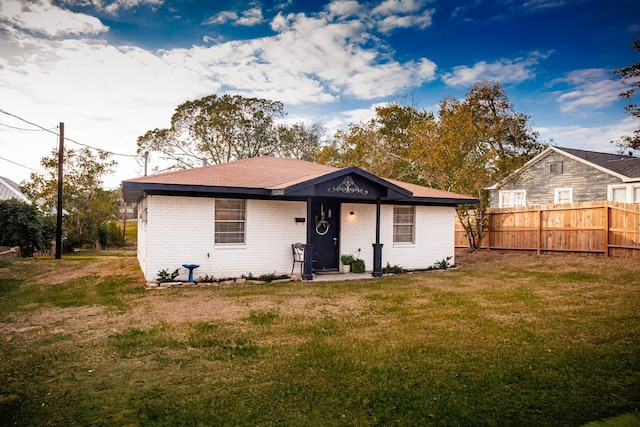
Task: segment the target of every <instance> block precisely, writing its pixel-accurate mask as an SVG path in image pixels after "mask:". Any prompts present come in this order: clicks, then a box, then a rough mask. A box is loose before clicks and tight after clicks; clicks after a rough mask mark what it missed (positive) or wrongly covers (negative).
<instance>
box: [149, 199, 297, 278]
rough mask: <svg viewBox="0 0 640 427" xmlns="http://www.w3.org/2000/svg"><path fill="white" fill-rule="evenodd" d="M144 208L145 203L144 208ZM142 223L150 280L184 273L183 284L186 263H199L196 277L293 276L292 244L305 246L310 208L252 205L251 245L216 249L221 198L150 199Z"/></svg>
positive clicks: (258, 202) (249, 211)
mask: <svg viewBox="0 0 640 427" xmlns="http://www.w3.org/2000/svg"><path fill="white" fill-rule="evenodd" d="M142 205H143V204H141V207H142ZM144 207H145V208H146V209H147V211H146V225H145V221H144V213H142V214H141V216H142V220H139V228H138V230H139V233H140V234H139V238H138V239H139V242H138V256H139V258H140V265H141V268H142V270H143V272H144V274H145V277H146V278H147V280H154V279H155V278H156V276H157V273H158V271H160V270H164V269H168V270H169V272H171V271H173V270H175V269H176V268H180V276H179V277H178V280H186V279H187V277H188V270H187V269H186V268H183V267H181V266H182V264H187V263H188V264H199V265H200V267H199V268H197V269H196V270H194V276H195V277H198V276H204V275H205V274H208V275H213V276H216V277H223V276H227V277H229V276H232V277H240V276H241V275H242V274H248V273H252V274H253V275H254V276H258V275H261V274H267V273H273V272H276V273H278V274H280V273H288V272H290V271H291V263H292V255H291V244H292V243H296V242H304V241H305V236H306V231H305V224H304V223H296V222H295V218H296V217H304V216H305V215H306V203H304V202H281V201H264V200H247V205H246V244H244V245H218V246H216V245H214V207H215V199H210V198H204V197H202V198H200V197H169V196H149V197H147V198H146V206H144Z"/></svg>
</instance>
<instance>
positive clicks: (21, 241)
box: [0, 199, 50, 257]
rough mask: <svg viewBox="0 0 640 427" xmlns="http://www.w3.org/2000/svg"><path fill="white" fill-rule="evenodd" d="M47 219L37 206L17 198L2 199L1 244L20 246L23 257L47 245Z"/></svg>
mask: <svg viewBox="0 0 640 427" xmlns="http://www.w3.org/2000/svg"><path fill="white" fill-rule="evenodd" d="M47 234H49V233H47V230H46V227H45V220H44V218H43V217H42V215H40V213H39V212H38V210H37V209H36V208H35V206H33V205H30V204H28V203H25V202H21V201H19V200H15V199H9V200H2V201H0V245H3V246H20V253H21V255H22V256H23V257H30V256H32V255H33V254H34V253H35V252H37V251H38V250H41V249H46V247H47V237H50V236H47Z"/></svg>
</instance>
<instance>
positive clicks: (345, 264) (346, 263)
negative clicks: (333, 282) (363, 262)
mask: <svg viewBox="0 0 640 427" xmlns="http://www.w3.org/2000/svg"><path fill="white" fill-rule="evenodd" d="M354 260H355V258H354V257H353V255H349V254H344V255H341V256H340V262H341V263H342V272H343V273H348V272H350V271H351V263H352V262H353V261H354Z"/></svg>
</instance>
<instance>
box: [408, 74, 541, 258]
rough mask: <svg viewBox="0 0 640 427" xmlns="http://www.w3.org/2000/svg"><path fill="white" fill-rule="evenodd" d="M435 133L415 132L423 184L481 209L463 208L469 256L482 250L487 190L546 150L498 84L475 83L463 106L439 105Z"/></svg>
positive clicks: (456, 101)
mask: <svg viewBox="0 0 640 427" xmlns="http://www.w3.org/2000/svg"><path fill="white" fill-rule="evenodd" d="M438 116H439V117H440V121H439V123H438V127H437V132H433V131H432V130H429V132H426V133H425V132H416V134H417V135H420V136H419V137H418V143H419V144H420V145H422V146H424V147H428V149H426V150H425V151H424V156H423V157H422V158H421V159H419V161H420V164H421V171H422V175H421V176H422V178H423V179H424V180H425V181H426V182H427V183H429V185H431V186H433V187H438V188H441V189H444V190H448V191H454V192H458V193H463V194H468V195H471V196H474V197H477V198H478V199H479V200H480V204H478V205H459V206H458V207H457V213H458V217H459V218H460V221H461V223H462V225H463V226H464V229H465V232H466V235H467V240H468V241H469V246H470V248H471V250H475V249H477V248H478V247H479V244H480V241H481V240H482V237H483V236H484V232H485V230H486V222H487V210H488V207H489V206H488V198H487V193H486V190H485V188H486V187H487V185H489V184H490V183H492V182H495V181H496V180H499V179H500V178H503V177H505V176H507V175H509V174H510V173H512V172H514V171H515V170H517V169H518V168H520V167H521V166H523V165H524V164H525V163H526V162H527V161H528V160H529V159H531V158H532V157H534V156H535V155H537V154H538V153H540V152H541V151H542V150H544V149H545V148H546V145H545V144H543V143H541V142H539V141H538V133H537V132H535V131H534V130H533V129H532V128H531V126H530V124H529V122H530V117H529V116H527V115H525V114H522V113H518V112H516V111H515V107H514V105H513V104H512V103H511V101H510V100H509V98H508V96H507V93H506V91H505V90H504V89H503V88H502V86H501V85H500V84H499V83H497V82H487V81H483V82H480V83H476V84H475V85H474V86H473V87H472V88H471V90H470V91H469V92H468V93H467V95H466V97H465V99H463V100H460V99H456V98H453V97H446V98H444V99H443V100H442V101H441V102H440V108H439V113H438Z"/></svg>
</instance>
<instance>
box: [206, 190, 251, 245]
mask: <svg viewBox="0 0 640 427" xmlns="http://www.w3.org/2000/svg"><path fill="white" fill-rule="evenodd" d="M220 200H233V201H238V202H242V210H243V215H242V217H243V218H242V219H238V220H222V219H220V220H219V219H216V214H217V208H218V201H220ZM219 223H220V224H222V223H227V224H229V223H242V242H218V241H217V240H218V238H217V236H218V231H217V228H218V224H219ZM221 233H223V232H221ZM235 233H238V234H239V233H240V232H235ZM226 234H232V232H228V233H226ZM213 245H214V246H216V247H235V248H237V247H241V246H246V245H247V199H236V198H231V197H220V198H216V199H215V200H214V207H213Z"/></svg>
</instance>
